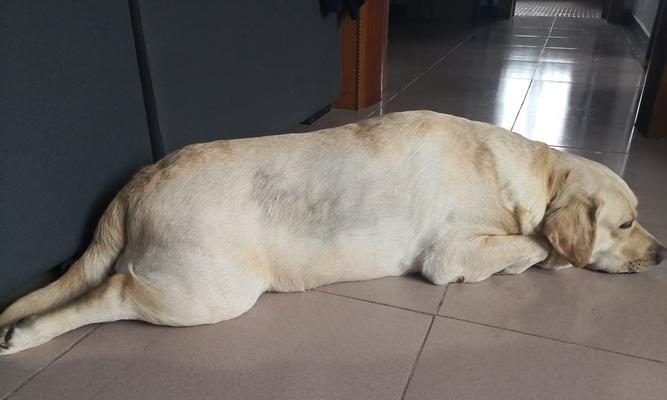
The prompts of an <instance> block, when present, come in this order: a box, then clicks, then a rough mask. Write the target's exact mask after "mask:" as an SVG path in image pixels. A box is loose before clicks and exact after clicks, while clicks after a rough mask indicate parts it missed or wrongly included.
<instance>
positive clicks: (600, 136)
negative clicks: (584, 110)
mask: <svg viewBox="0 0 667 400" xmlns="http://www.w3.org/2000/svg"><path fill="white" fill-rule="evenodd" d="M554 110H555V109H554ZM512 130H513V131H514V132H517V133H519V134H521V135H522V136H525V137H527V138H528V139H532V140H537V141H540V142H544V143H546V144H548V145H551V146H563V147H571V148H578V149H585V150H594V151H610V152H625V151H627V148H628V144H629V142H630V140H631V136H632V126H631V125H630V124H629V123H628V124H625V125H624V124H613V123H612V124H607V123H604V122H595V121H590V120H589V121H586V120H584V121H581V120H580V119H579V118H576V117H568V116H567V114H561V113H558V112H557V111H553V112H548V111H546V110H545V111H544V112H537V113H534V114H531V113H527V112H526V111H525V110H522V111H521V112H520V113H519V117H518V118H517V120H516V124H515V125H514V129H512Z"/></svg>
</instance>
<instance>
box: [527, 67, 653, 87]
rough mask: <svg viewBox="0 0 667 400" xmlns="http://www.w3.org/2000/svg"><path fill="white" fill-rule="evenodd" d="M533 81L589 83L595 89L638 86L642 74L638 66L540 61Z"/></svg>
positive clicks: (641, 79)
mask: <svg viewBox="0 0 667 400" xmlns="http://www.w3.org/2000/svg"><path fill="white" fill-rule="evenodd" d="M534 79H535V80H538V81H539V80H545V81H556V82H571V83H590V84H592V85H594V86H595V87H610V86H611V87H614V86H616V85H622V86H635V87H637V86H640V85H641V83H642V81H643V72H642V69H641V67H640V66H639V64H635V63H632V65H628V67H627V68H618V67H616V68H615V67H613V66H609V67H604V66H594V65H590V64H578V63H561V62H548V61H542V62H540V63H539V65H538V66H537V68H536V71H535V76H534Z"/></svg>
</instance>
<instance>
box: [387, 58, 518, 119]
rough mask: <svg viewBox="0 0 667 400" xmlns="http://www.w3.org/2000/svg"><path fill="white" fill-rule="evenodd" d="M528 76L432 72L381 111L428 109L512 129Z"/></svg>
mask: <svg viewBox="0 0 667 400" xmlns="http://www.w3.org/2000/svg"><path fill="white" fill-rule="evenodd" d="M529 84H530V80H528V79H514V78H508V79H501V80H481V79H458V78H457V77H455V76H448V75H447V71H446V70H444V69H443V70H438V71H431V72H429V74H428V75H426V76H424V77H423V78H421V79H420V80H418V81H417V82H415V83H414V84H413V85H411V86H409V87H408V88H407V89H406V90H404V91H403V92H402V93H401V94H400V95H399V96H398V97H397V98H396V99H394V100H392V101H390V102H389V103H387V104H385V105H383V107H382V112H383V113H389V112H395V111H405V110H416V109H427V110H433V111H439V112H443V113H447V114H453V115H457V116H460V117H464V118H469V119H473V120H477V121H483V122H488V123H492V124H496V125H499V126H502V127H505V128H510V127H511V126H512V124H513V123H514V120H515V118H516V115H517V114H518V112H519V109H520V108H521V103H522V101H523V99H524V97H525V94H526V91H527V90H528V86H529Z"/></svg>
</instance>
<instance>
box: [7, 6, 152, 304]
mask: <svg viewBox="0 0 667 400" xmlns="http://www.w3.org/2000/svg"><path fill="white" fill-rule="evenodd" d="M0 58H1V61H0V269H1V276H2V278H0V297H2V296H3V295H7V294H8V293H9V292H10V291H11V290H13V289H15V288H16V287H18V286H20V285H22V284H24V283H26V282H27V281H28V280H29V279H31V278H32V277H34V276H36V275H37V274H39V273H40V272H43V271H46V270H47V269H49V268H52V267H54V266H56V265H57V264H58V263H60V262H62V261H63V260H65V259H67V258H68V257H70V256H72V255H73V254H75V253H76V252H77V251H79V250H80V249H81V248H82V247H85V246H86V244H87V243H86V242H87V241H88V240H89V238H90V234H91V232H92V230H93V229H94V226H95V224H96V222H97V218H98V217H99V215H100V214H101V212H102V210H103V209H104V208H105V207H106V205H107V203H108V201H109V200H110V199H111V198H112V197H113V195H114V193H115V191H116V190H117V189H118V188H119V187H120V186H121V185H122V184H123V183H124V182H125V181H126V180H127V179H128V178H129V177H130V176H131V174H132V173H133V172H134V171H135V170H136V169H137V168H138V167H140V166H141V165H144V164H149V163H151V162H152V157H151V150H150V143H149V138H148V131H147V124H146V115H145V112H144V106H143V99H142V95H141V85H140V82H139V72H138V67H137V61H136V54H135V49H134V42H133V38H132V26H131V24H130V18H129V11H128V6H127V2H123V1H117V0H96V1H77V2H74V1H55V0H54V1H38V0H31V1H11V0H8V1H2V2H1V3H0Z"/></svg>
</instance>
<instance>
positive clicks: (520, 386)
mask: <svg viewBox="0 0 667 400" xmlns="http://www.w3.org/2000/svg"><path fill="white" fill-rule="evenodd" d="M665 393H667V368H666V367H665V366H664V365H661V364H657V363H654V362H650V361H644V360H639V359H634V358H630V357H624V356H621V355H617V354H612V353H608V352H604V351H598V350H594V349H588V348H583V347H580V346H576V345H570V344H566V343H559V342H555V341H551V340H546V339H542V338H538V337H532V336H526V335H522V334H520V333H515V332H508V331H504V330H500V329H495V328H490V327H485V326H480V325H474V324H470V323H466V322H462V321H455V320H450V319H441V318H437V319H436V321H435V323H434V324H433V328H432V329H431V333H430V335H429V338H428V340H427V342H426V345H425V347H424V351H423V353H422V355H421V357H420V360H419V362H418V364H417V367H416V369H415V372H414V375H413V377H412V380H411V382H410V386H409V387H408V390H407V393H406V397H405V398H406V399H408V400H411V399H419V400H428V399H460V400H464V399H515V400H522V399H542V400H549V399H605V400H612V399H619V400H620V399H646V400H648V399H655V400H658V399H662V398H664V395H665Z"/></svg>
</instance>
